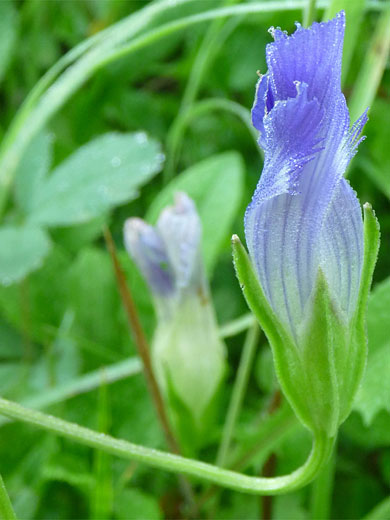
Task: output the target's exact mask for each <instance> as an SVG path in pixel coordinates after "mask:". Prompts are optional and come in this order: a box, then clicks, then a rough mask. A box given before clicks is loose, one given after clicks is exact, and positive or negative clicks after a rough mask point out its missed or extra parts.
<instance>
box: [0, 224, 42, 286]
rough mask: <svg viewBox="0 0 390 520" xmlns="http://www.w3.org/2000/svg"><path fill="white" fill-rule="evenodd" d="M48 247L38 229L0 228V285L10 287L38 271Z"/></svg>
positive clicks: (27, 227)
mask: <svg viewBox="0 0 390 520" xmlns="http://www.w3.org/2000/svg"><path fill="white" fill-rule="evenodd" d="M50 247H51V246H50V240H49V238H48V236H47V235H46V233H45V232H44V231H43V230H42V229H40V228H38V227H33V226H29V225H25V226H23V227H16V226H4V227H2V228H0V283H1V284H3V285H10V284H12V283H14V282H17V281H18V280H22V279H23V278H24V277H25V276H26V275H27V274H28V273H30V272H31V271H34V270H35V269H38V268H39V267H40V266H41V265H42V262H43V259H44V258H45V256H46V255H47V253H48V252H49V250H50Z"/></svg>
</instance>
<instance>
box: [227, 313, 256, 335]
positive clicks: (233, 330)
mask: <svg viewBox="0 0 390 520" xmlns="http://www.w3.org/2000/svg"><path fill="white" fill-rule="evenodd" d="M254 323H257V321H256V318H255V317H254V316H253V314H252V313H250V312H248V314H244V315H243V316H240V317H239V318H236V319H235V320H232V321H229V322H227V323H224V324H223V325H221V326H220V328H219V336H220V337H221V338H230V337H232V336H237V334H240V333H241V332H244V331H245V330H247V329H249V327H251V326H252V325H253V324H254Z"/></svg>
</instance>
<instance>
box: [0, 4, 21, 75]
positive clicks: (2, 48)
mask: <svg viewBox="0 0 390 520" xmlns="http://www.w3.org/2000/svg"><path fill="white" fill-rule="evenodd" d="M17 26H18V13H17V11H16V9H15V7H14V4H13V2H12V0H2V1H1V2H0V80H1V79H2V78H3V76H4V73H5V71H6V69H7V66H8V63H9V61H10V58H11V57H12V52H13V49H14V45H15V42H16V36H17Z"/></svg>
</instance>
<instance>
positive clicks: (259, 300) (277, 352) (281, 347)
mask: <svg viewBox="0 0 390 520" xmlns="http://www.w3.org/2000/svg"><path fill="white" fill-rule="evenodd" d="M232 248H233V262H234V267H235V270H236V275H237V278H238V280H239V282H240V286H241V290H242V292H243V294H244V296H245V299H246V302H247V304H248V306H249V308H250V309H251V311H252V312H253V314H254V315H255V316H256V318H257V320H258V321H259V323H260V326H261V328H262V329H263V331H264V333H265V335H266V336H267V338H268V341H269V343H270V345H271V348H272V354H273V358H274V364H275V370H276V374H277V376H278V379H279V382H280V385H281V387H282V389H283V392H284V394H285V395H286V397H287V399H288V401H289V403H290V405H291V407H292V408H293V410H294V412H295V414H296V415H297V417H298V418H299V419H300V421H301V422H302V423H303V424H304V425H305V426H307V427H308V428H309V429H311V430H315V427H314V424H313V421H312V417H311V412H310V408H309V406H308V401H307V398H306V395H305V388H304V386H302V385H300V384H297V382H298V381H303V380H304V379H305V377H304V370H303V367H302V363H301V359H300V355H299V352H298V349H297V347H296V345H295V343H294V340H293V338H292V337H291V335H290V334H289V333H288V332H287V330H286V329H285V327H284V326H283V325H282V323H281V322H280V321H279V319H278V318H277V316H276V315H275V313H274V311H273V310H272V308H271V306H270V305H269V303H268V301H267V299H266V297H265V295H264V293H263V290H262V288H261V286H260V283H259V281H258V278H257V275H256V273H255V271H254V269H253V266H252V262H251V261H250V258H249V256H248V253H247V252H246V250H245V248H244V246H243V245H242V243H241V241H240V239H239V238H238V236H237V235H233V237H232Z"/></svg>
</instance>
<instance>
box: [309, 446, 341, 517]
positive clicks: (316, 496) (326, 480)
mask: <svg viewBox="0 0 390 520" xmlns="http://www.w3.org/2000/svg"><path fill="white" fill-rule="evenodd" d="M335 447H336V446H335ZM334 452H335V448H334V450H333V453H332V456H331V457H330V459H329V461H328V463H327V464H326V465H325V466H324V467H323V468H322V470H321V471H320V473H319V475H318V477H317V478H316V479H315V481H314V482H313V483H312V485H311V488H312V489H311V508H310V513H311V515H310V516H311V518H315V519H316V520H327V519H328V518H331V516H330V512H331V503H332V493H333V484H334V474H335V465H336V464H335V462H336V460H335V459H336V457H335V453H334Z"/></svg>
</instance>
